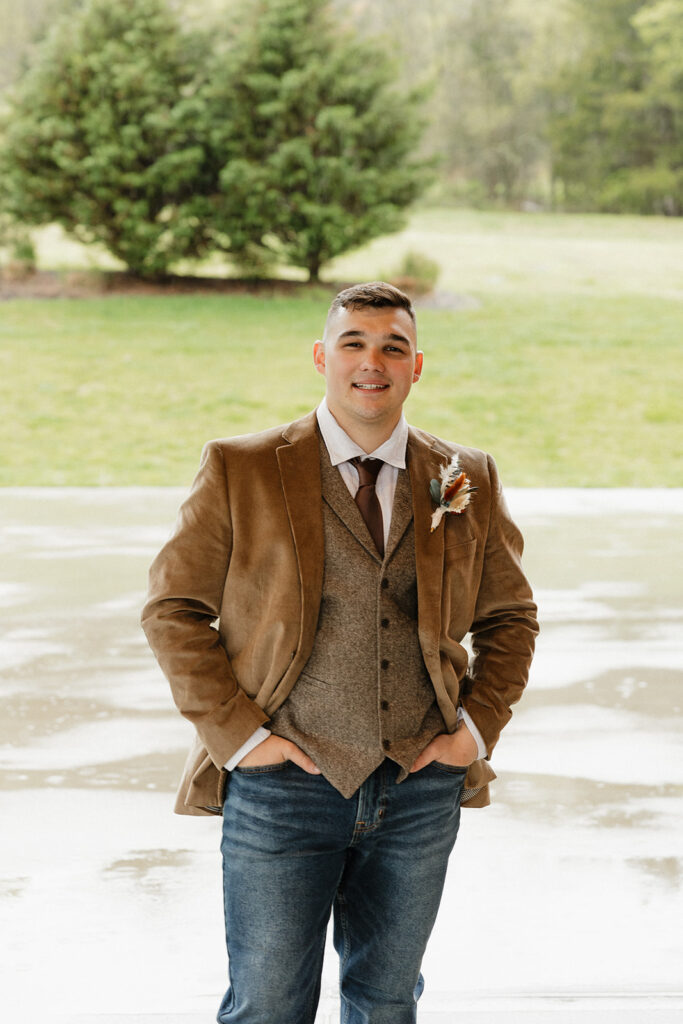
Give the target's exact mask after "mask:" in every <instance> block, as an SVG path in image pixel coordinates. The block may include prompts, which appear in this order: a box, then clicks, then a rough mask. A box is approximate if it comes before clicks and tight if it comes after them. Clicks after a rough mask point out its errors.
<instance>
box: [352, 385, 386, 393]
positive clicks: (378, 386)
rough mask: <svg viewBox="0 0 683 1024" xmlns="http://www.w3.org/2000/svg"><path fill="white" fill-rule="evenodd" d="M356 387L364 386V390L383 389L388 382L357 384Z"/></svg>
mask: <svg viewBox="0 0 683 1024" xmlns="http://www.w3.org/2000/svg"><path fill="white" fill-rule="evenodd" d="M356 387H357V388H362V390H363V391H381V390H382V389H383V388H385V387H386V384H356Z"/></svg>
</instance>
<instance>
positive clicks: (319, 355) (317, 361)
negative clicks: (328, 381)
mask: <svg viewBox="0 0 683 1024" xmlns="http://www.w3.org/2000/svg"><path fill="white" fill-rule="evenodd" d="M313 365H314V366H315V368H316V370H317V371H318V373H322V375H323V377H324V376H325V345H324V344H323V342H322V341H316V343H315V344H314V346H313Z"/></svg>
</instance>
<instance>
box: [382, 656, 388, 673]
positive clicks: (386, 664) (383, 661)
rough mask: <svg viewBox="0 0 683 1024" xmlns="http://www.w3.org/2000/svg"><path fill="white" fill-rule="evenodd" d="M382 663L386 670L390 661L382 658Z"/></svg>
mask: <svg viewBox="0 0 683 1024" xmlns="http://www.w3.org/2000/svg"><path fill="white" fill-rule="evenodd" d="M380 664H381V666H382V668H383V669H384V670H385V671H386V670H387V669H388V668H389V662H388V661H387V659H386V658H382V661H381V662H380Z"/></svg>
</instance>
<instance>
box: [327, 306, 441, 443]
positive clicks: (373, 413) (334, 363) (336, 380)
mask: <svg viewBox="0 0 683 1024" xmlns="http://www.w3.org/2000/svg"><path fill="white" fill-rule="evenodd" d="M313 360H314V362H315V366H316V369H317V370H318V372H319V373H322V374H323V375H324V377H325V381H326V385H327V387H326V393H327V403H328V405H329V407H330V412H331V413H332V415H333V416H334V417H335V419H336V420H337V422H338V423H339V424H340V426H341V427H342V428H343V429H344V430H345V431H346V433H347V434H349V435H350V436H351V437H353V436H354V430H361V431H363V430H367V428H368V427H372V429H373V431H377V430H384V431H385V432H386V437H389V435H390V434H391V431H392V430H393V429H394V427H395V426H396V424H397V423H398V421H399V419H400V416H401V411H402V409H403V403H404V402H405V400H406V398H407V396H408V393H409V391H410V388H411V387H412V385H413V383H414V382H415V381H417V380H419V378H420V374H421V372H422V352H418V350H417V336H416V332H415V324H414V323H413V320H412V318H411V316H410V314H409V313H408V311H407V310H405V309H401V308H398V309H395V308H393V307H381V308H379V309H373V308H368V309H356V310H352V309H344V308H342V309H339V310H337V311H336V312H335V313H334V314H333V315H332V317H331V318H330V320H329V321H328V323H327V326H326V329H325V342H324V344H323V342H320V341H317V342H316V343H315V346H314V348H313Z"/></svg>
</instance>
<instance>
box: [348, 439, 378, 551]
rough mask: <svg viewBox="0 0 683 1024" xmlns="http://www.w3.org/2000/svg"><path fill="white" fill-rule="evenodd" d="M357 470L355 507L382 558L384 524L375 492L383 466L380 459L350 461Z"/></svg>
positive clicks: (358, 458)
mask: <svg viewBox="0 0 683 1024" xmlns="http://www.w3.org/2000/svg"><path fill="white" fill-rule="evenodd" d="M351 462H352V463H353V464H354V466H355V467H356V469H357V470H358V479H359V480H360V483H359V485H358V490H357V491H356V498H355V501H356V505H358V508H359V509H360V512H361V515H362V516H363V519H364V520H365V524H366V526H367V528H368V530H369V531H370V536H371V537H372V539H373V540H374V542H375V547H376V548H377V550H378V551H379V553H380V555H381V556H382V558H384V523H383V522H382V509H381V508H380V504H379V498H378V497H377V493H376V491H375V484H376V482H377V475H378V473H379V471H380V469H381V468H382V466H383V465H384V463H383V462H382V460H381V459H361V458H360V457H357V458H355V459H351Z"/></svg>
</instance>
